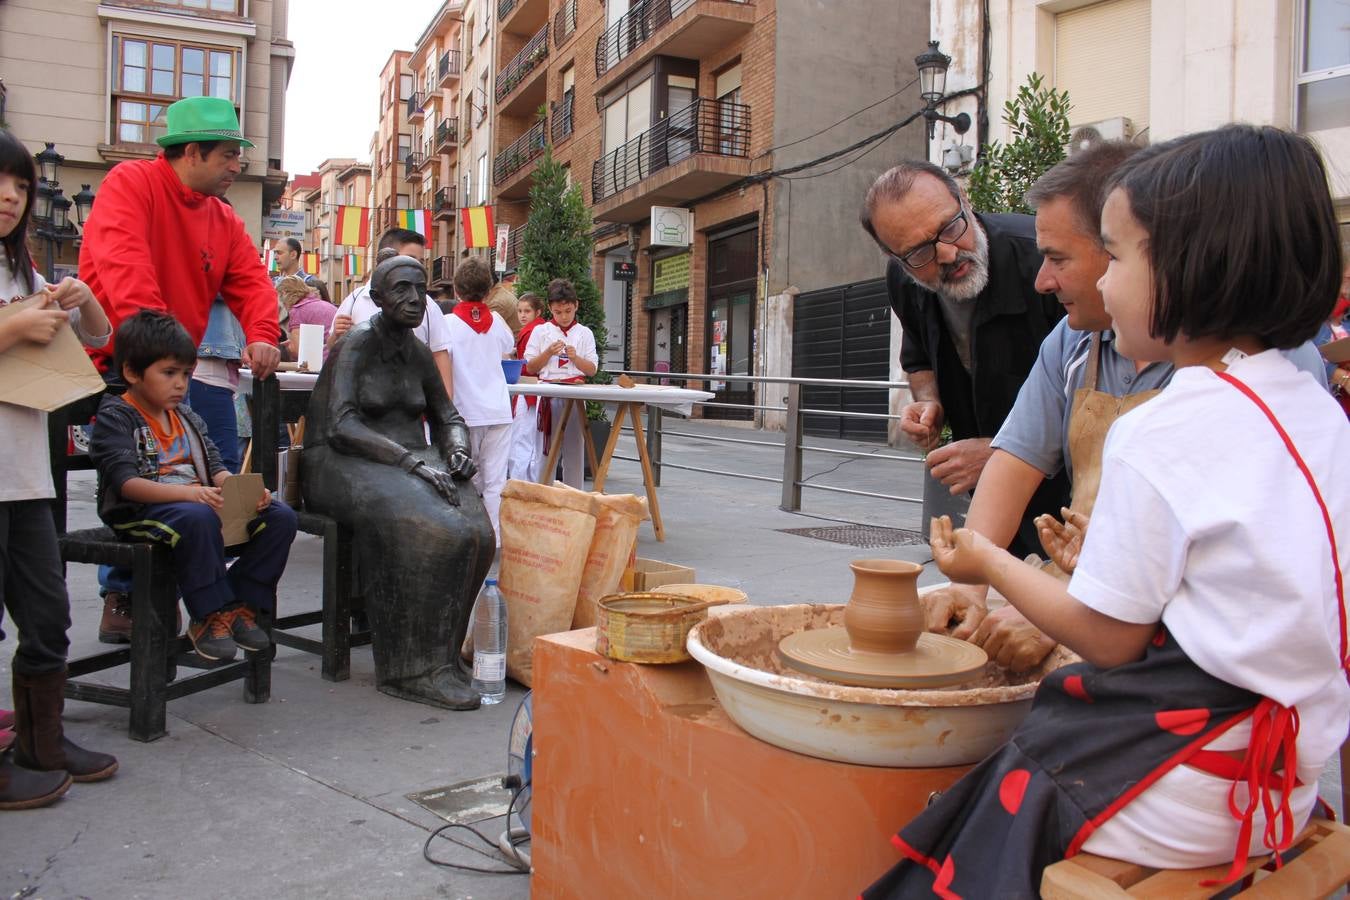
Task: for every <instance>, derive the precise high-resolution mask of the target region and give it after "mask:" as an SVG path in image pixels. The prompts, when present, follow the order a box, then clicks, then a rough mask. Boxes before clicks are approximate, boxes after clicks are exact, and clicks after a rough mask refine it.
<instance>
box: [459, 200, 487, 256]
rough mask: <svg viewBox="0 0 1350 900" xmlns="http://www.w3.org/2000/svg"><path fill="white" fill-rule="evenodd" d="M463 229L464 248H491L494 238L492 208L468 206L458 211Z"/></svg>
mask: <svg viewBox="0 0 1350 900" xmlns="http://www.w3.org/2000/svg"><path fill="white" fill-rule="evenodd" d="M459 219H460V224H461V225H462V226H463V228H464V246H466V247H491V246H492V241H493V239H494V237H495V231H494V229H493V225H492V207H490V206H468V207H465V208H464V209H461V210H460V211H459Z"/></svg>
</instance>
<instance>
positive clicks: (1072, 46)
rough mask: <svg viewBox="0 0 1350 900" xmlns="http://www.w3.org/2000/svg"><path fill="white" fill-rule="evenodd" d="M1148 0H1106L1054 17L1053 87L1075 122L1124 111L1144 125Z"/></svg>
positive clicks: (1139, 126) (1136, 126) (1138, 127)
mask: <svg viewBox="0 0 1350 900" xmlns="http://www.w3.org/2000/svg"><path fill="white" fill-rule="evenodd" d="M1149 4H1150V0H1108V2H1105V3H1097V4H1094V5H1092V6H1086V7H1083V8H1081V9H1074V10H1070V11H1068V12H1063V13H1060V14H1059V15H1057V16H1056V17H1055V79H1054V83H1055V87H1056V88H1058V89H1059V90H1062V91H1068V92H1069V102H1070V103H1072V104H1073V108H1072V109H1071V110H1070V111H1069V121H1070V122H1071V123H1072V124H1073V125H1074V126H1075V127H1077V126H1080V125H1087V124H1089V123H1091V122H1099V121H1101V120H1103V119H1113V118H1116V117H1117V116H1124V117H1125V118H1127V119H1129V120H1130V122H1131V123H1132V124H1133V125H1134V130H1135V133H1138V132H1140V131H1142V130H1143V129H1144V128H1146V127H1147V126H1148V121H1149V115H1148V91H1149Z"/></svg>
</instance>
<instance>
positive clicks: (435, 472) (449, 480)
mask: <svg viewBox="0 0 1350 900" xmlns="http://www.w3.org/2000/svg"><path fill="white" fill-rule="evenodd" d="M413 474H414V475H416V476H417V477H418V478H421V479H422V480H423V481H425V482H426V483H427V484H429V485H431V486H432V487H434V488H435V489H436V493H438V494H440V495H441V496H442V497H444V498H445V502H446V503H449V504H450V505H451V506H459V488H458V487H456V486H455V479H454V478H453V477H452V476H451V475H450V473H449V472H442V471H441V470H440V469H433V468H432V467H431V466H428V465H427V464H426V463H422V464H420V465H418V466H417V467H416V468H414V469H413Z"/></svg>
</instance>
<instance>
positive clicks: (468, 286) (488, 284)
mask: <svg viewBox="0 0 1350 900" xmlns="http://www.w3.org/2000/svg"><path fill="white" fill-rule="evenodd" d="M490 290H492V269H491V268H490V267H489V266H488V264H487V260H485V259H483V258H482V257H481V256H470V257H469V258H468V259H466V260H464V261H463V262H461V263H460V264H459V265H458V266H456V267H455V294H456V295H457V296H458V297H459V299H461V300H468V301H470V302H474V301H477V300H482V299H483V298H484V297H486V296H487V292H488V291H490Z"/></svg>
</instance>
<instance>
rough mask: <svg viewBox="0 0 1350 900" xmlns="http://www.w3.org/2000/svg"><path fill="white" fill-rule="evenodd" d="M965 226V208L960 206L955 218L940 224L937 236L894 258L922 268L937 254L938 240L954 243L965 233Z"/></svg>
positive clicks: (915, 267)
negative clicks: (940, 228) (940, 227)
mask: <svg viewBox="0 0 1350 900" xmlns="http://www.w3.org/2000/svg"><path fill="white" fill-rule="evenodd" d="M967 226H968V222H967V220H966V210H965V208H964V207H962V209H961V211H960V212H958V213H957V214H956V217H955V218H953V219H952V220H951V221H950V222H948V223H947V224H946V225H943V226H942V230H941V231H939V232H938V234H937V237H935V238H933V240H931V241H928V242H927V243H924V244H920V245H919V246H917V247H915V248H914V249H913V250H911V251H909V252H908V253H906V254H905V255H904V256H897V257H896V258H897V259H899V260H900V261H901V262H902V263H904V264H905V265H907V266H909V267H910V268H911V269H922V268H923V267H924V266H926V265H928V264H929V263H930V262H932V261H933V258H934V257H935V256H937V245H938V242H939V241H941V242H942V243H944V244H955V243H956V242H957V241H959V240H961V235H963V234H965V233H966V228H967Z"/></svg>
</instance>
